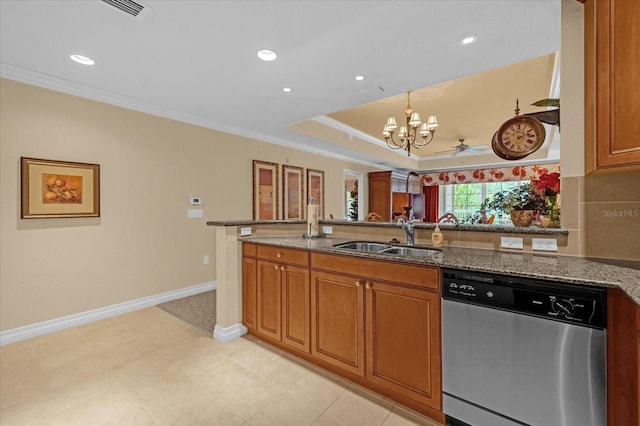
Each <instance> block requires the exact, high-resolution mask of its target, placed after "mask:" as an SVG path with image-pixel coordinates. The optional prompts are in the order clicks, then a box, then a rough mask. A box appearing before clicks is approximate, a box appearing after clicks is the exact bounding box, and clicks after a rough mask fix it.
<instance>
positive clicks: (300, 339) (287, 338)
mask: <svg viewBox="0 0 640 426" xmlns="http://www.w3.org/2000/svg"><path fill="white" fill-rule="evenodd" d="M252 245H253V244H249V243H245V244H244V245H243V250H244V254H243V259H242V262H243V268H242V270H243V277H242V287H243V295H242V301H243V310H242V312H243V314H242V318H243V323H244V325H245V326H246V327H247V328H249V329H250V330H252V331H254V332H255V333H256V334H258V335H262V336H266V337H268V338H270V339H273V340H277V341H281V342H282V343H284V344H286V345H289V346H291V347H294V348H296V349H299V350H302V351H304V352H307V353H309V350H310V330H311V328H310V324H309V322H310V312H309V311H310V300H309V299H310V289H309V269H308V266H307V264H308V261H307V259H308V253H307V252H306V251H302V250H291V249H283V248H278V247H266V246H265V247H263V246H258V247H257V250H255V252H252V250H251V247H250V246H252ZM251 253H253V255H254V256H256V258H253V257H251ZM300 265H302V266H300Z"/></svg>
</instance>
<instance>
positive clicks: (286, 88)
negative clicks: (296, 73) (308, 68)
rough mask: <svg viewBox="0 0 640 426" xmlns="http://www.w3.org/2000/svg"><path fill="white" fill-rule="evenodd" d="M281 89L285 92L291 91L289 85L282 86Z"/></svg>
mask: <svg viewBox="0 0 640 426" xmlns="http://www.w3.org/2000/svg"><path fill="white" fill-rule="evenodd" d="M282 91H283V92H285V93H289V92H290V91H291V87H283V88H282Z"/></svg>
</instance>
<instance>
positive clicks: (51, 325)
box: [0, 281, 217, 346]
mask: <svg viewBox="0 0 640 426" xmlns="http://www.w3.org/2000/svg"><path fill="white" fill-rule="evenodd" d="M216 288H217V283H216V282H215V281H210V282H206V283H202V284H196V285H193V286H189V287H184V288H181V289H179V290H172V291H167V292H165V293H160V294H156V295H153V296H148V297H143V298H141V299H135V300H130V301H128V302H122V303H117V304H115V305H111V306H105V307H104V308H98V309H93V310H90V311H85V312H80V313H77V314H73V315H67V316H64V317H61V318H55V319H52V320H48V321H42V322H38V323H35V324H31V325H27V326H24V327H18V328H13V329H11V330H6V331H0V346H3V345H6V344H9V343H14V342H19V341H21V340H26V339H30V338H32V337H36V336H41V335H43V334H48V333H53V332H54V331H60V330H64V329H66V328H71V327H75V326H78V325H82V324H87V323H90V322H93V321H98V320H101V319H105V318H109V317H114V316H116V315H121V314H126V313H128V312H133V311H137V310H139V309H144V308H148V307H149V306H155V305H157V304H159V303H164V302H169V301H171V300H175V299H181V298H183V297H187V296H193V295H194V294H200V293H204V292H205V291H211V290H215V289H216ZM216 327H217V326H216Z"/></svg>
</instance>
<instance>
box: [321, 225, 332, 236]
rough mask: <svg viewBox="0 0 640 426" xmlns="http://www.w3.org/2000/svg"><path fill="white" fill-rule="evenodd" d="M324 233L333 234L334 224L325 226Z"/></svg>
mask: <svg viewBox="0 0 640 426" xmlns="http://www.w3.org/2000/svg"><path fill="white" fill-rule="evenodd" d="M322 233H323V234H327V235H331V234H333V226H323V227H322Z"/></svg>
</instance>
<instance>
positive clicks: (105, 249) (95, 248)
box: [0, 79, 370, 331]
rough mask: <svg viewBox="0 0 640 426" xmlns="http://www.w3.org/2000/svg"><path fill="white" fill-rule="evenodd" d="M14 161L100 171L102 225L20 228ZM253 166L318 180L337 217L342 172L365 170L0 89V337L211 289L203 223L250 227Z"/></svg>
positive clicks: (60, 97) (74, 222)
mask: <svg viewBox="0 0 640 426" xmlns="http://www.w3.org/2000/svg"><path fill="white" fill-rule="evenodd" d="M21 156H24V157H35V158H45V159H53V160H68V161H79V162H89V163H98V164H100V172H101V180H102V184H101V201H102V208H101V213H102V214H101V217H100V218H97V219H91V218H85V219H81V218H78V219H27V220H21V219H20V218H19V217H20V209H19V187H20V184H19V161H20V157H21ZM252 159H259V160H264V161H271V162H276V163H281V164H282V163H283V162H284V161H285V159H288V161H289V164H291V165H295V166H300V167H305V168H307V167H311V168H315V169H320V170H324V171H325V191H326V214H327V216H328V215H329V213H333V214H334V216H335V217H336V218H338V217H341V215H342V190H341V188H342V170H343V169H345V168H346V169H351V170H356V171H362V172H363V173H365V174H366V173H367V172H369V171H370V169H368V168H366V167H363V166H361V165H357V164H353V163H349V162H345V161H340V160H335V159H331V158H327V157H322V156H319V155H313V154H308V153H305V152H303V151H297V150H293V149H289V148H285V147H280V146H276V145H272V144H267V143H263V142H258V141H255V140H250V139H247V138H244V137H240V136H234V135H230V134H226V133H221V132H216V131H212V130H208V129H204V128H200V127H196V126H192V125H188V124H183V123H179V122H176V121H172V120H168V119H164V118H159V117H154V116H151V115H148V114H143V113H139V112H134V111H131V110H127V109H124V108H119V107H115V106H110V105H107V104H104V103H100V102H94V101H89V100H86V99H82V98H79V97H75V96H70V95H65V94H61V93H58V92H54V91H50V90H45V89H41V88H37V87H34V86H30V85H25V84H21V83H17V82H14V81H10V80H6V79H1V80H0V165H1V170H0V190H1V192H0V201H1V203H0V235H1V239H0V329H1V330H3V331H4V330H9V329H13V328H16V327H20V326H25V325H29V324H34V323H37V322H41V321H45V320H49V319H54V318H59V317H62V316H65V315H70V314H75V313H79V312H84V311H87V310H91V309H96V308H101V307H105V306H109V305H112V304H116V303H120V302H125V301H130V300H133V299H137V298H141V297H146V296H151V295H155V294H159V293H162V292H166V291H171V290H176V289H180V288H184V287H188V286H191V285H196V284H201V283H205V282H210V281H213V280H215V279H216V271H215V265H214V263H215V261H214V260H215V241H214V230H213V229H212V228H211V227H207V226H206V221H207V220H222V219H230V218H237V219H250V218H251V216H252V209H251V206H252V192H251V187H252V180H251V179H252V177H251V170H252V164H251V160H252ZM194 196H198V197H202V198H203V200H204V203H203V205H202V208H203V209H204V217H203V218H198V219H189V218H187V209H188V208H190V207H191V206H190V205H189V198H190V197H194ZM204 255H209V256H210V257H211V263H210V264H209V265H204V264H203V256H204Z"/></svg>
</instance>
